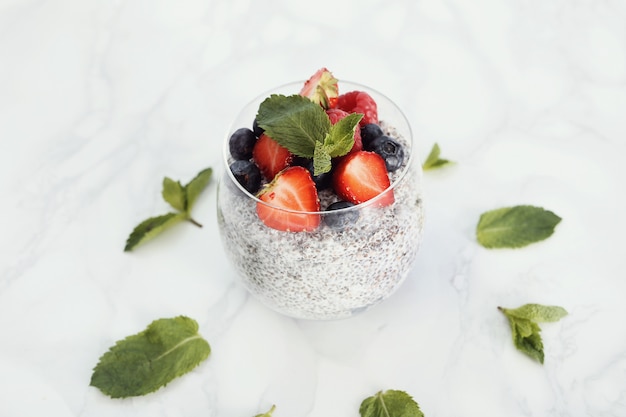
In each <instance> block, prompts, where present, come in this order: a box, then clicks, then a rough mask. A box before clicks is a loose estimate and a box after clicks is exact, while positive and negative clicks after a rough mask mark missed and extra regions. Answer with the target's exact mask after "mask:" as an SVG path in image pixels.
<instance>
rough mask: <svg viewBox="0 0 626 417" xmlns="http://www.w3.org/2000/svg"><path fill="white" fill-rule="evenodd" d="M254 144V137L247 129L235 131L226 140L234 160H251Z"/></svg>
mask: <svg viewBox="0 0 626 417" xmlns="http://www.w3.org/2000/svg"><path fill="white" fill-rule="evenodd" d="M255 143H256V135H255V134H254V132H253V131H252V130H250V129H248V128H247V127H242V128H240V129H237V130H235V132H234V133H233V134H232V135H231V136H230V139H229V140H228V148H229V150H230V154H231V155H232V157H233V158H234V159H250V158H252V148H254V144H255Z"/></svg>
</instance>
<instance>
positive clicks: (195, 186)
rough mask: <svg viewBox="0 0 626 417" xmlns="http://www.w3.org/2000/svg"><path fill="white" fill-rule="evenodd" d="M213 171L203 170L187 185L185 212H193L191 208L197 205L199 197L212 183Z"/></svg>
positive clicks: (209, 169)
mask: <svg viewBox="0 0 626 417" xmlns="http://www.w3.org/2000/svg"><path fill="white" fill-rule="evenodd" d="M212 174H213V170H212V169H211V168H206V169H203V170H202V171H200V172H199V173H198V175H196V176H195V178H194V179H192V180H191V181H189V183H188V184H187V185H185V195H186V204H185V211H187V213H190V212H191V208H192V207H193V205H194V204H195V202H196V200H197V199H198V196H199V195H200V193H202V191H203V190H204V189H205V188H206V187H207V186H208V185H209V183H210V182H211V176H212Z"/></svg>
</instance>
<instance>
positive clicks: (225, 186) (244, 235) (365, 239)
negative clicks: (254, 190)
mask: <svg viewBox="0 0 626 417" xmlns="http://www.w3.org/2000/svg"><path fill="white" fill-rule="evenodd" d="M302 84H303V82H297V83H291V84H288V85H284V86H282V87H279V88H277V89H274V90H272V91H269V92H267V93H265V94H262V95H261V96H259V97H258V98H257V99H255V100H253V101H252V102H250V103H249V104H248V105H246V106H245V107H244V108H243V109H242V111H241V112H240V114H239V115H238V116H237V117H236V118H235V120H234V122H233V124H232V126H231V129H230V131H229V133H228V134H227V135H226V140H225V143H224V146H223V155H224V169H223V173H222V177H221V180H220V183H219V187H218V197H217V213H218V214H217V215H218V224H219V229H220V235H221V239H222V243H223V246H224V250H225V252H226V255H227V256H228V258H229V260H230V262H231V264H232V266H233V267H234V269H235V270H236V271H237V275H238V277H239V279H240V280H241V283H242V284H243V285H244V286H245V287H246V288H247V289H248V290H249V292H250V293H251V294H252V295H253V296H254V297H256V298H257V299H259V300H260V301H261V302H263V303H264V304H265V305H267V306H268V307H270V308H272V309H274V310H276V311H278V312H280V313H282V314H285V315H288V316H291V317H296V318H303V319H316V320H327V319H338V318H345V317H350V316H351V315H353V314H356V313H358V312H362V311H365V310H366V309H368V308H370V307H372V306H374V305H375V304H377V303H379V302H381V301H382V300H384V299H385V298H387V297H389V296H390V295H391V294H392V293H393V292H395V291H396V290H397V289H398V287H399V286H400V285H401V284H402V282H403V281H404V280H405V278H406V277H407V275H408V273H409V271H410V268H411V266H412V264H413V263H414V260H415V257H416V255H417V252H418V249H419V246H420V242H421V236H422V228H423V204H422V190H421V186H420V183H421V176H422V170H421V163H420V161H419V156H418V154H417V152H416V149H415V146H414V144H413V138H412V134H411V128H410V125H409V123H408V121H407V119H406V117H405V116H404V114H403V113H402V111H401V110H400V109H399V108H398V107H397V106H396V105H395V104H394V103H393V102H392V101H391V100H389V99H388V98H387V97H385V96H384V95H382V94H380V93H378V92H377V91H375V90H372V89H371V88H368V87H366V86H363V85H359V84H355V83H351V82H346V81H341V80H340V81H339V88H340V92H348V91H353V90H360V91H366V92H367V93H368V94H370V95H371V96H372V97H373V98H374V100H375V101H376V102H377V105H378V115H379V119H380V122H381V127H383V131H385V133H389V136H391V137H394V138H396V139H397V140H398V141H400V142H401V143H402V144H403V145H404V153H405V161H406V162H405V163H404V164H403V167H401V168H400V169H398V170H397V171H394V172H392V173H390V177H391V186H390V188H389V189H387V190H386V191H385V192H384V193H383V194H380V195H379V196H378V197H375V198H373V199H371V200H369V201H367V202H365V203H361V204H358V205H355V206H353V207H349V208H344V209H339V210H334V211H328V212H324V211H320V212H296V213H294V212H291V213H290V214H291V215H301V216H308V217H309V218H311V216H319V217H320V225H319V226H318V227H317V228H316V229H315V230H314V231H311V232H284V231H279V230H275V229H272V228H270V227H267V226H266V225H265V224H264V223H263V222H262V221H261V220H259V218H258V217H257V213H256V206H257V204H266V203H264V202H262V201H261V200H259V199H258V198H256V197H255V196H254V195H252V194H250V193H249V192H248V191H246V190H245V189H244V188H243V187H242V186H241V185H240V184H239V183H238V182H237V180H236V179H235V177H234V176H233V174H232V173H231V171H230V169H229V165H230V163H231V162H232V159H231V156H230V153H229V147H228V139H229V137H230V135H231V134H232V132H234V131H235V130H237V129H238V128H241V127H248V128H250V129H252V123H253V121H254V118H255V116H256V113H257V110H258V107H259V105H260V103H261V102H262V101H263V100H264V99H265V98H267V97H269V95H270V94H274V93H276V94H285V95H291V94H297V93H298V91H299V90H300V88H301V86H302ZM323 193H324V191H322V192H320V199H321V200H323V199H324V195H323ZM388 193H393V198H394V203H393V204H391V205H389V206H385V207H380V206H379V205H377V202H378V201H379V200H380V199H382V198H385V194H388ZM274 209H275V210H281V209H280V208H274ZM323 209H324V207H322V210H323ZM283 211H285V212H286V210H283ZM286 214H287V213H286ZM345 215H353V216H355V217H357V219H356V222H354V223H352V224H349V225H347V226H345V227H343V228H332V227H330V226H328V220H332V219H330V217H331V216H345ZM314 223H315V222H314Z"/></svg>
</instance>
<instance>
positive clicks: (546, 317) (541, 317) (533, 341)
mask: <svg viewBox="0 0 626 417" xmlns="http://www.w3.org/2000/svg"><path fill="white" fill-rule="evenodd" d="M498 310H500V311H501V312H502V313H504V315H505V316H506V318H507V319H508V320H509V325H510V326H511V333H512V336H513V343H514V344H515V347H516V348H517V349H518V350H520V351H521V352H524V353H525V354H526V355H528V356H530V357H531V358H533V359H535V360H537V361H538V362H540V363H542V364H543V360H544V353H543V341H542V340H541V335H540V334H539V332H541V329H540V328H539V325H538V324H537V323H542V322H555V321H559V320H560V319H562V318H563V317H565V316H566V315H567V311H566V310H565V309H564V308H563V307H558V306H544V305H541V304H525V305H523V306H521V307H519V308H515V309H510V308H504V307H498Z"/></svg>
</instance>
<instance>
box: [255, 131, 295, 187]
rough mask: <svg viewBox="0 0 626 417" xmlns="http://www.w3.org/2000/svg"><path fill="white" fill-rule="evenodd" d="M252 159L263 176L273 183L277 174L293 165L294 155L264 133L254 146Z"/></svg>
mask: <svg viewBox="0 0 626 417" xmlns="http://www.w3.org/2000/svg"><path fill="white" fill-rule="evenodd" d="M252 159H254V162H256V164H257V166H258V167H259V169H260V170H261V173H262V174H263V176H264V177H265V178H266V179H267V180H268V181H271V180H272V179H274V177H275V176H276V174H278V173H279V172H280V171H282V170H283V169H285V168H286V167H287V166H289V164H291V161H292V160H293V154H292V153H291V152H289V151H288V150H287V148H284V147H282V146H280V145H279V144H278V142H276V141H275V140H274V139H272V138H270V137H269V136H268V135H266V134H265V133H263V134H262V135H261V136H259V139H258V140H257V141H256V143H255V144H254V148H253V149H252Z"/></svg>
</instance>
